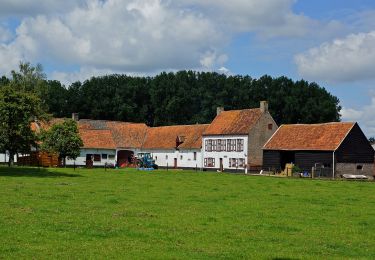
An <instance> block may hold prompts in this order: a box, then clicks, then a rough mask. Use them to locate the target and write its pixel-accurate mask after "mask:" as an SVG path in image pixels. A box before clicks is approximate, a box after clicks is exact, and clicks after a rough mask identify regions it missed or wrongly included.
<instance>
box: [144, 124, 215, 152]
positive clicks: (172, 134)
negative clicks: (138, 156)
mask: <svg viewBox="0 0 375 260" xmlns="http://www.w3.org/2000/svg"><path fill="white" fill-rule="evenodd" d="M207 126H208V125H199V124H196V125H176V126H161V127H150V128H149V129H148V130H147V134H146V138H145V142H144V144H143V146H142V148H145V149H174V148H176V140H177V139H178V138H179V139H180V141H181V142H182V143H181V144H180V145H179V146H178V148H180V149H189V148H192V149H200V148H201V146H202V133H203V132H204V130H205V129H206V128H207Z"/></svg>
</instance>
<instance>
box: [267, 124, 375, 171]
mask: <svg viewBox="0 0 375 260" xmlns="http://www.w3.org/2000/svg"><path fill="white" fill-rule="evenodd" d="M287 163H293V164H294V165H296V166H298V167H299V168H300V169H301V170H302V171H305V172H309V173H311V172H312V168H313V167H315V169H317V170H320V171H321V170H322V169H323V170H324V172H325V174H327V172H328V175H329V177H333V178H335V177H339V176H341V175H343V174H355V175H366V176H369V177H373V176H374V149H373V148H372V146H371V145H370V143H369V141H368V140H367V138H366V136H365V135H364V134H363V132H362V130H361V128H360V127H359V125H358V124H357V123H343V122H335V123H325V124H295V125H282V126H280V128H279V129H278V130H277V131H276V132H275V134H274V135H273V136H272V137H271V138H270V139H269V140H268V142H267V143H266V144H265V145H264V147H263V169H264V170H273V171H281V170H284V168H285V165H286V164H287Z"/></svg>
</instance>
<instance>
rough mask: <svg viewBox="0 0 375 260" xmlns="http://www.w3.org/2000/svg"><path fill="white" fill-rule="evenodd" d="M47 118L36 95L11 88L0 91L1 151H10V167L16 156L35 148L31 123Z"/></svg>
mask: <svg viewBox="0 0 375 260" xmlns="http://www.w3.org/2000/svg"><path fill="white" fill-rule="evenodd" d="M43 118H46V114H45V112H44V110H43V109H42V106H41V100H40V99H39V97H37V96H36V95H35V94H32V93H29V92H24V91H19V90H15V89H14V88H13V87H11V86H5V87H2V88H1V89H0V148H1V149H0V150H2V151H8V153H9V162H8V165H9V166H11V165H13V160H14V155H15V154H17V153H27V152H29V151H30V149H31V146H35V134H34V132H33V131H32V130H31V122H32V121H33V120H35V119H43Z"/></svg>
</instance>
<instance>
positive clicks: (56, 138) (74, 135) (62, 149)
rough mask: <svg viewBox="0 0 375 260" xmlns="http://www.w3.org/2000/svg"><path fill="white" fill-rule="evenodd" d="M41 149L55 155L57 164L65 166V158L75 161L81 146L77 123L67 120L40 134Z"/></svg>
mask: <svg viewBox="0 0 375 260" xmlns="http://www.w3.org/2000/svg"><path fill="white" fill-rule="evenodd" d="M41 141H42V144H41V148H42V150H44V151H47V152H50V153H57V154H58V156H59V162H62V163H63V166H65V162H66V158H67V157H68V158H69V159H73V160H74V159H76V158H77V157H78V156H79V154H80V148H81V147H82V146H83V142H82V139H81V137H80V135H79V132H78V126H77V123H76V122H75V121H74V120H72V119H67V120H65V121H64V122H62V123H59V124H54V125H53V126H52V127H51V128H50V129H49V130H47V131H43V132H42V134H41Z"/></svg>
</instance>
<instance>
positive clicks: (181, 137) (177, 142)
mask: <svg viewBox="0 0 375 260" xmlns="http://www.w3.org/2000/svg"><path fill="white" fill-rule="evenodd" d="M183 142H185V136H183V135H178V136H177V137H176V148H177V147H178V146H179V145H180V144H182V143H183Z"/></svg>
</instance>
